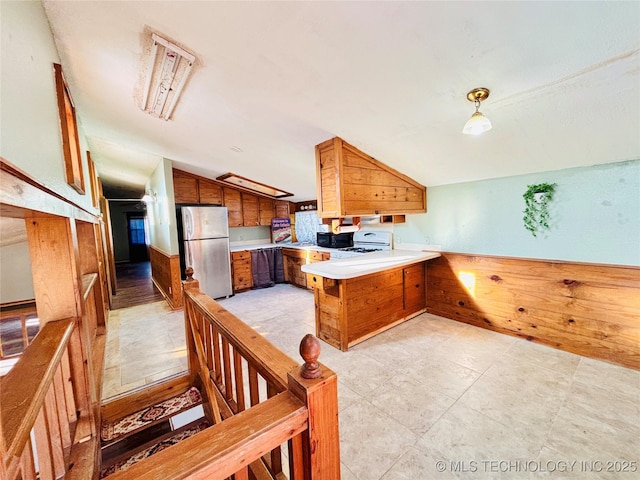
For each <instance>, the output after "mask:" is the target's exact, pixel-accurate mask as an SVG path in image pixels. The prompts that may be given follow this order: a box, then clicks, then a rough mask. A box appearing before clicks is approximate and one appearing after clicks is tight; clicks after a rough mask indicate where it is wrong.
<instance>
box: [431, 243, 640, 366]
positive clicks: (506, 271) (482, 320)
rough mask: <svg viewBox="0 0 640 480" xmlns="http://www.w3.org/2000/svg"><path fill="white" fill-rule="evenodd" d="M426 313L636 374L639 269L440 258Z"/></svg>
mask: <svg viewBox="0 0 640 480" xmlns="http://www.w3.org/2000/svg"><path fill="white" fill-rule="evenodd" d="M427 311H428V312H429V313H433V314H435V315H440V316H443V317H447V318H450V319H453V320H459V321H461V322H465V323H469V324H472V325H476V326H479V327H484V328H488V329H490V330H495V331H498V332H501V333H506V334H510V335H516V336H519V337H523V338H526V339H527V340H531V341H534V342H540V343H544V344H546V345H549V346H552V347H555V348H559V349H561V350H566V351H569V352H573V353H578V354H580V355H585V356H588V357H592V358H598V359H602V360H607V361H609V362H613V363H617V364H620V365H624V366H627V367H630V368H634V369H636V370H640V268H638V267H630V266H616V265H598V264H586V263H574V262H560V261H549V260H530V259H520V258H505V257H494V256H482V255H468V254H458V253H443V254H442V256H441V257H440V258H438V259H435V260H431V261H430V262H429V263H428V266H427Z"/></svg>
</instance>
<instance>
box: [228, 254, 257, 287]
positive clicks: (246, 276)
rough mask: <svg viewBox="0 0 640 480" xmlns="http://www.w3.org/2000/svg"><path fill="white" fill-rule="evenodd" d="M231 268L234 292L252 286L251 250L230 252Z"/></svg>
mask: <svg viewBox="0 0 640 480" xmlns="http://www.w3.org/2000/svg"><path fill="white" fill-rule="evenodd" d="M231 268H232V272H233V291H234V292H239V291H242V290H247V289H249V288H251V287H252V286H253V272H252V270H251V252H250V251H249V250H242V251H239V252H231Z"/></svg>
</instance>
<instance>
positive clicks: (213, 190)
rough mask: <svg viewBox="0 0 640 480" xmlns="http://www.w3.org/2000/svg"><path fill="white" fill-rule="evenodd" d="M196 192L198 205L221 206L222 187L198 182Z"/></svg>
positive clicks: (204, 181) (206, 182)
mask: <svg viewBox="0 0 640 480" xmlns="http://www.w3.org/2000/svg"><path fill="white" fill-rule="evenodd" d="M198 191H199V193H200V203H205V204H209V205H222V187H221V186H220V185H217V184H215V183H213V182H208V181H207V180H202V179H200V180H199V184H198Z"/></svg>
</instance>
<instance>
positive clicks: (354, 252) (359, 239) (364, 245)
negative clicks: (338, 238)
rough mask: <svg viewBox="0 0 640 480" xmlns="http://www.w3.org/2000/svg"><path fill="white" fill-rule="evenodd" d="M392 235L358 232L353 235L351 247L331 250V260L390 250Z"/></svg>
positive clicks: (382, 232) (387, 233) (381, 232)
mask: <svg viewBox="0 0 640 480" xmlns="http://www.w3.org/2000/svg"><path fill="white" fill-rule="evenodd" d="M392 235H393V234H392V233H391V232H385V231H374V230H359V231H357V232H355V233H354V234H353V247H345V248H337V249H334V250H331V260H334V259H336V258H349V257H355V256H358V255H363V254H365V253H372V252H380V251H388V250H391V239H392Z"/></svg>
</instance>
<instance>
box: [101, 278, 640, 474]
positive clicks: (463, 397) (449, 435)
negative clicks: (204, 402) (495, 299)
mask: <svg viewBox="0 0 640 480" xmlns="http://www.w3.org/2000/svg"><path fill="white" fill-rule="evenodd" d="M220 303H222V305H224V307H225V308H227V309H228V310H230V311H231V312H233V313H234V314H235V315H237V316H238V317H239V318H241V319H243V320H244V321H245V322H246V323H248V324H249V325H251V326H252V327H253V328H255V329H256V330H258V331H259V332H261V333H262V334H264V335H265V336H266V337H267V338H268V339H269V340H271V341H272V342H273V343H274V344H275V345H277V346H278V347H279V348H281V349H282V350H283V351H285V352H286V353H287V354H289V355H290V356H292V357H293V358H295V359H297V360H300V357H299V355H298V353H297V351H298V342H299V341H300V339H301V338H302V337H303V336H304V335H305V334H306V333H313V332H314V308H313V295H312V293H310V292H307V291H305V290H301V289H298V288H296V287H292V286H290V285H277V286H275V287H273V288H267V289H262V290H254V291H250V292H247V293H242V294H239V295H236V296H234V297H232V298H229V299H225V300H221V302H220ZM182 322H183V317H182V312H171V311H169V309H168V307H166V306H165V305H164V303H163V302H159V303H155V304H150V305H146V306H142V307H132V308H130V309H123V310H119V311H116V312H112V313H111V319H110V324H109V332H108V337H107V338H108V339H107V364H106V367H105V381H104V388H103V391H104V397H105V398H106V397H108V396H113V395H117V394H121V393H123V392H125V391H127V390H129V389H132V388H137V387H140V386H144V385H146V384H149V383H151V382H154V381H157V380H158V379H160V378H162V377H163V376H169V375H172V374H175V373H176V372H177V371H179V370H180V369H181V368H182V369H184V368H185V366H184V365H185V363H184V362H185V360H184V333H183V323H182ZM322 347H323V348H322V354H321V355H320V361H321V362H323V363H324V364H325V365H327V366H328V367H330V368H332V369H333V370H334V371H335V372H336V373H337V374H338V379H339V380H338V385H339V415H340V442H341V460H342V479H343V480H352V479H358V480H376V479H380V480H404V479H411V480H422V479H425V480H429V479H448V478H469V479H487V478H502V479H504V478H515V479H520V478H522V479H528V478H554V479H565V478H581V479H582V478H585V479H600V478H615V479H638V478H640V473H639V469H640V466H639V465H638V462H640V372H638V371H635V370H630V369H627V368H623V367H619V366H615V365H611V364H608V363H605V362H601V361H597V360H592V359H588V358H584V357H581V356H578V355H574V354H570V353H566V352H563V351H560V350H554V349H551V348H548V347H545V346H541V345H537V344H534V343H530V342H527V341H524V340H521V339H517V338H513V337H509V336H505V335H501V334H497V333H494V332H491V331H488V330H484V329H479V328H476V327H472V326H469V325H465V324H461V323H458V322H454V321H451V320H447V319H444V318H441V317H436V316H433V315H428V314H423V315H420V316H419V317H416V318H414V319H412V320H410V321H408V322H405V323H404V324H401V325H399V326H397V327H395V328H393V329H391V330H389V331H387V332H385V333H383V334H380V335H378V336H376V337H374V338H372V339H370V340H368V341H366V342H364V343H362V344H360V345H357V346H355V347H353V348H352V349H351V350H350V351H349V352H340V351H339V350H337V349H335V348H333V347H331V346H329V345H326V344H324V343H323V344H322Z"/></svg>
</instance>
